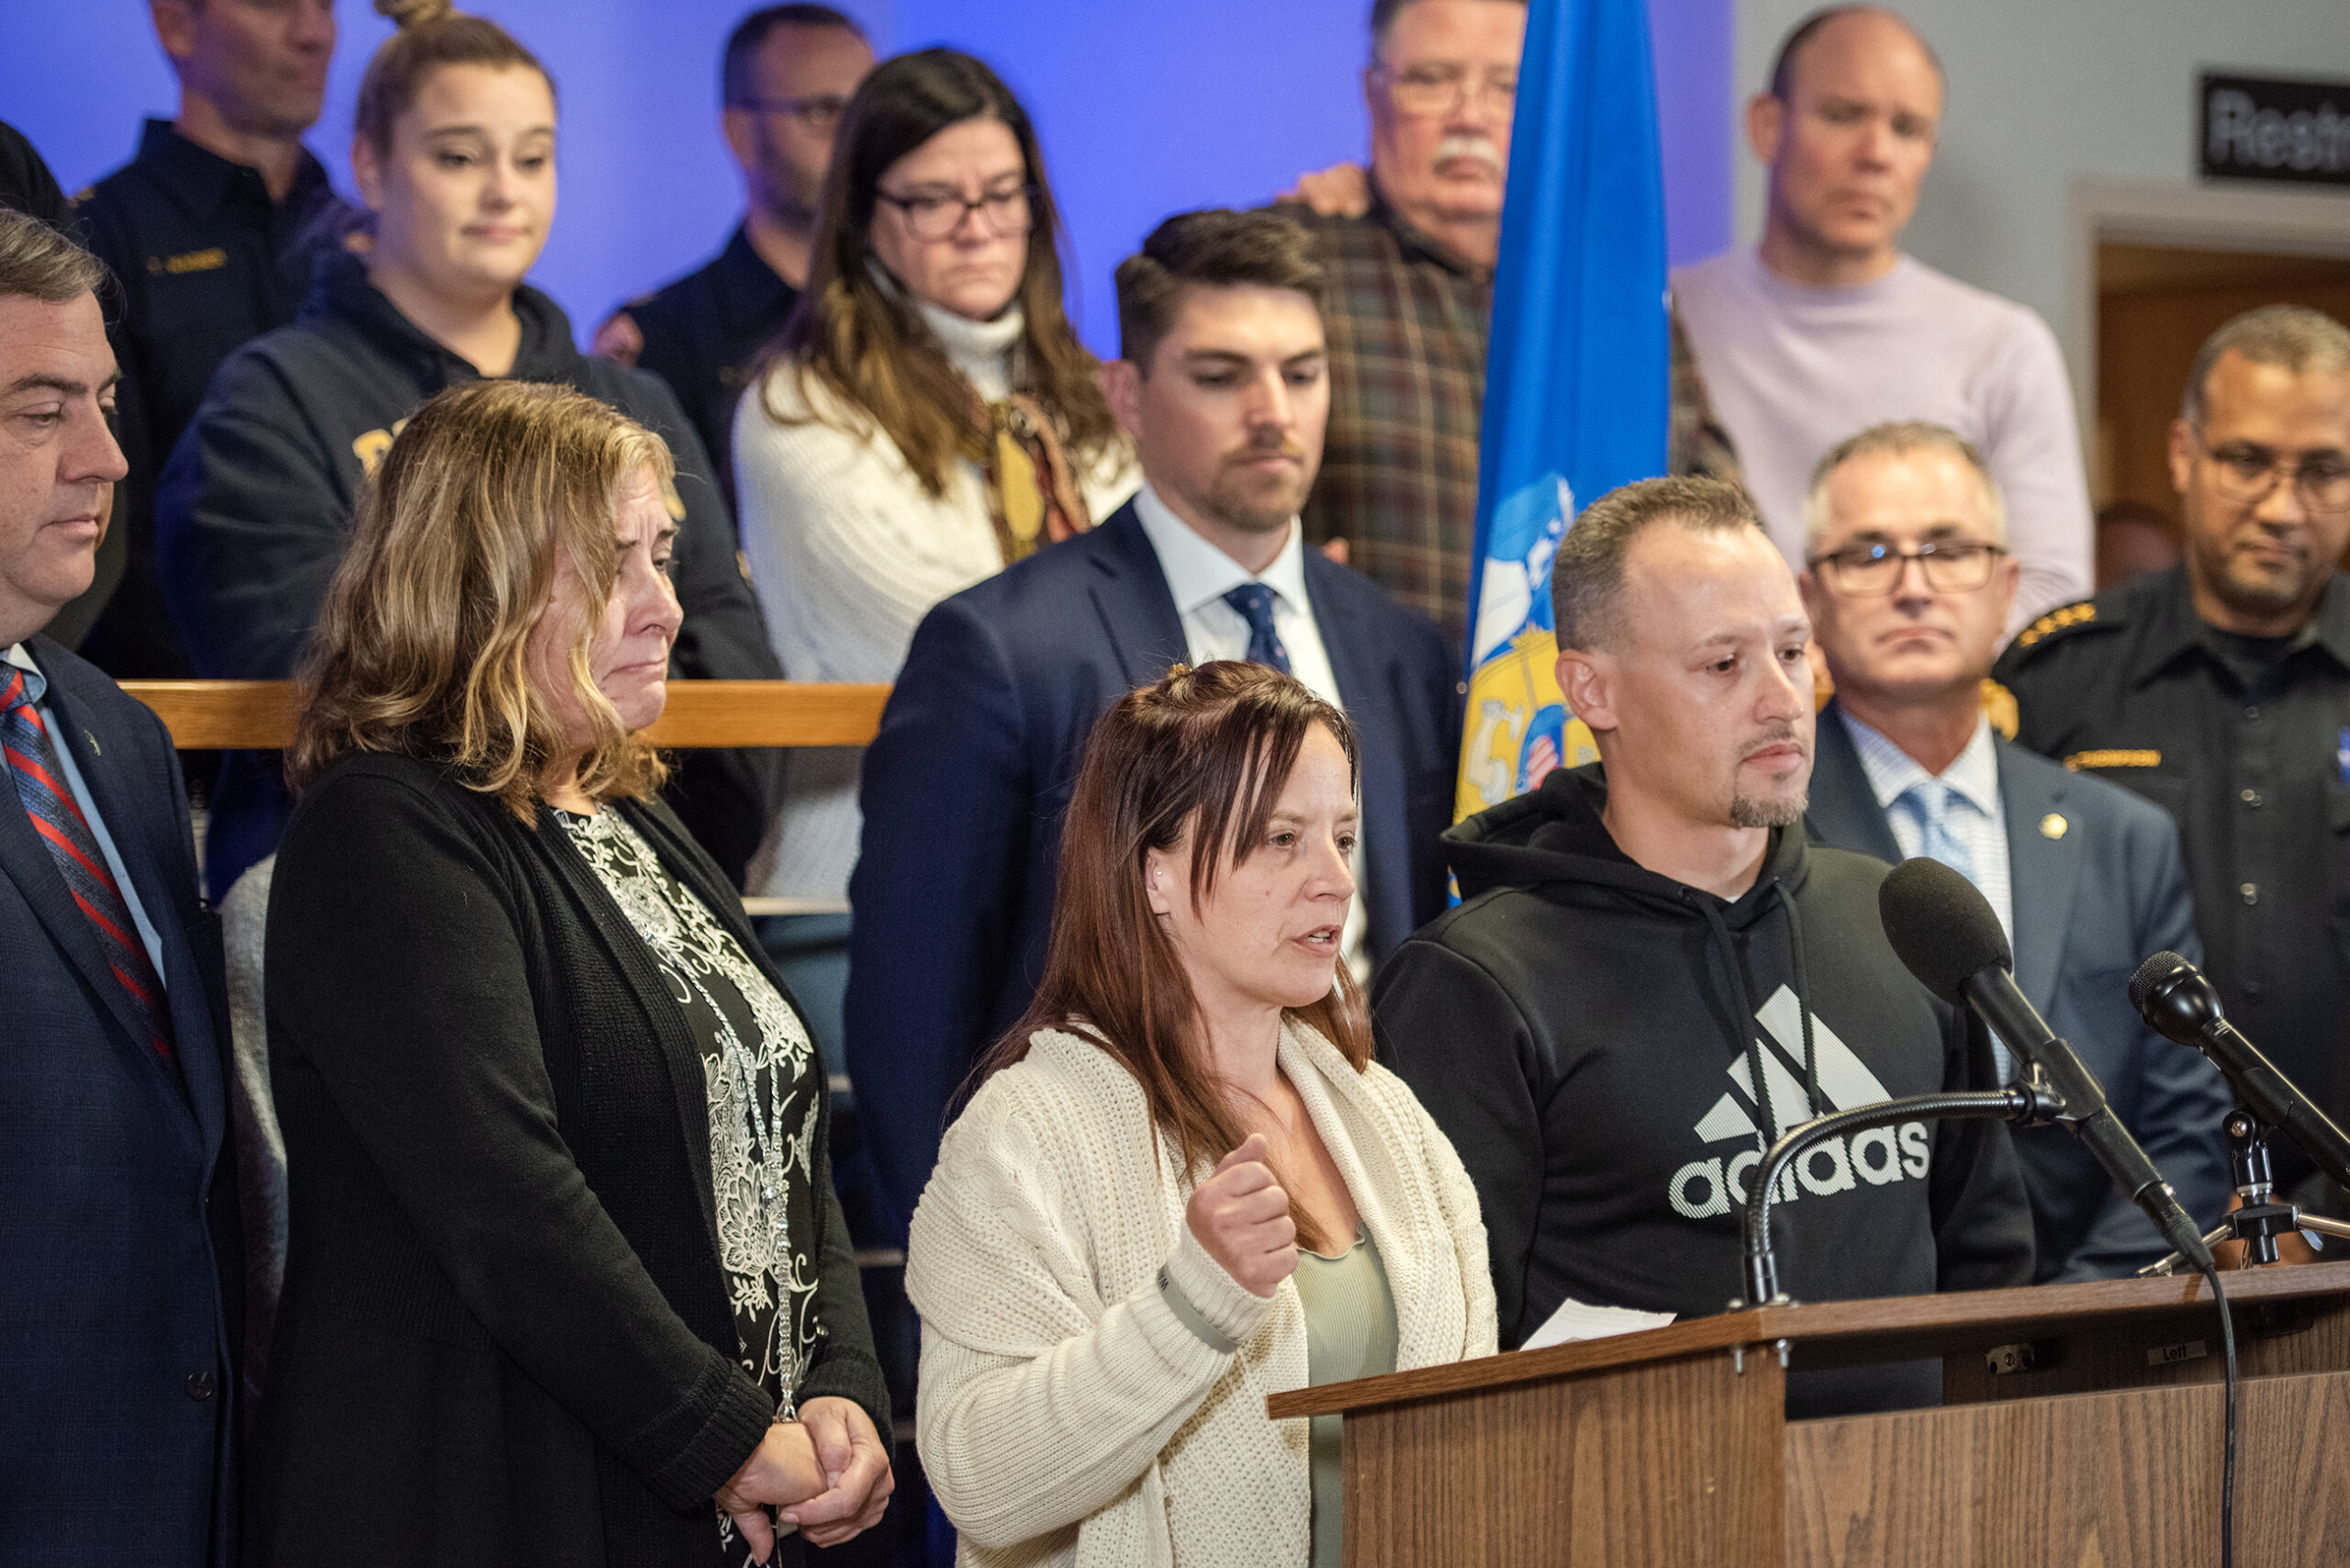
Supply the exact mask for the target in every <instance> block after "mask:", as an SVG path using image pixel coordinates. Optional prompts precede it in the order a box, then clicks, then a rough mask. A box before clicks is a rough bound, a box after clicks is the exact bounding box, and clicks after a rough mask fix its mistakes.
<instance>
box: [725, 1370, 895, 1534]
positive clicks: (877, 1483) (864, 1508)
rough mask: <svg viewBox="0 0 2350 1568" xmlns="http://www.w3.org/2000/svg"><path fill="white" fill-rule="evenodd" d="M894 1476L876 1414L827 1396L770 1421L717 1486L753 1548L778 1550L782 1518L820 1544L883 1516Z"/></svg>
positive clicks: (739, 1527)
mask: <svg viewBox="0 0 2350 1568" xmlns="http://www.w3.org/2000/svg"><path fill="white" fill-rule="evenodd" d="M896 1486H897V1478H896V1476H894V1475H892V1474H891V1473H890V1449H889V1445H888V1444H887V1443H884V1442H883V1441H882V1440H881V1435H880V1433H878V1432H877V1431H875V1430H874V1428H873V1418H872V1417H869V1416H867V1414H866V1413H865V1410H864V1407H863V1406H859V1405H858V1404H856V1402H855V1401H854V1400H848V1399H835V1398H831V1397H823V1398H817V1399H811V1400H809V1401H808V1402H807V1403H805V1404H803V1405H802V1406H800V1419H798V1420H797V1421H779V1422H778V1423H777V1424H776V1425H774V1426H772V1427H769V1428H767V1436H765V1437H764V1438H761V1439H759V1446H758V1447H757V1448H755V1449H754V1450H751V1457H750V1458H748V1459H746V1460H744V1462H743V1467H742V1468H741V1469H740V1470H737V1471H736V1472H735V1473H733V1476H732V1477H731V1478H729V1479H728V1481H727V1483H726V1484H725V1485H723V1486H721V1487H720V1488H719V1489H718V1506H720V1507H721V1508H722V1509H724V1510H725V1511H726V1512H727V1514H729V1515H730V1516H732V1518H733V1520H734V1528H735V1529H738V1530H740V1531H741V1532H742V1533H743V1543H744V1545H745V1546H748V1547H749V1548H750V1549H751V1555H752V1556H753V1557H754V1558H755V1560H757V1561H758V1562H767V1560H768V1559H769V1558H770V1557H772V1556H773V1555H774V1554H775V1526H774V1525H773V1524H772V1523H770V1522H769V1521H768V1519H767V1508H768V1507H769V1506H775V1507H777V1508H778V1509H779V1510H780V1512H779V1513H778V1516H777V1517H778V1518H780V1519H781V1520H782V1521H783V1522H784V1523H786V1524H792V1525H798V1526H799V1527H800V1534H801V1535H803V1536H805V1537H806V1538H807V1539H808V1540H809V1541H810V1542H811V1544H813V1545H816V1546H837V1545H839V1544H840V1543H841V1542H842V1541H845V1540H848V1539H849V1538H850V1537H851V1536H854V1535H856V1534H857V1533H859V1532H860V1531H863V1530H867V1529H872V1528H873V1527H874V1526H875V1525H877V1524H878V1523H880V1522H881V1515H882V1512H883V1511H884V1510H885V1509H886V1508H888V1506H890V1492H891V1491H892V1490H893V1489H894V1488H895V1487H896Z"/></svg>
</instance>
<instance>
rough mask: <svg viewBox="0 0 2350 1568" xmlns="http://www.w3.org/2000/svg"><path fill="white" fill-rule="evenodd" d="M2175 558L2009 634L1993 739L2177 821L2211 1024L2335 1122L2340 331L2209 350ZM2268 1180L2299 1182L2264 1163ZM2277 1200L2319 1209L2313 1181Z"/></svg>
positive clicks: (2347, 405) (2341, 652)
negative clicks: (2228, 1026) (2214, 1002)
mask: <svg viewBox="0 0 2350 1568" xmlns="http://www.w3.org/2000/svg"><path fill="white" fill-rule="evenodd" d="M2170 436H2171V439H2170V471H2171V481H2172V483H2173V484H2174V485H2175V486H2177V489H2178V495H2179V504H2180V510H2181V512H2182V514H2183V521H2184V522H2185V543H2186V558H2185V560H2184V561H2182V562H2181V564H2180V565H2178V566H2174V567H2172V568H2171V569H2170V570H2169V571H2166V572H2155V573H2151V574H2149V575H2147V576H2144V577H2133V578H2132V579H2131V580H2130V581H2128V582H2125V583H2121V584H2118V585H2116V586H2115V587H2113V588H2109V589H2107V590H2106V591H2105V592H2104V593H2101V594H2099V595H2098V596H2097V597H2096V598H2095V599H2084V600H2082V601H2081V602H2079V603H2077V604H2068V605H2066V606H2065V607H2064V608H2063V609H2061V610H2053V611H2051V612H2050V613H2049V614H2047V615H2044V616H2042V617H2041V618H2040V619H2039V620H2038V621H2036V622H2033V623H2032V624H2031V625H2030V626H2027V627H2026V628H2024V630H2023V632H2022V633H2020V635H2019V636H2018V637H2017V638H2016V640H2015V642H2014V644H2012V645H2011V646H2010V647H2009V649H2008V652H2007V654H2006V655H2005V656H2004V657H2002V658H2001V660H2000V661H1999V664H1998V666H1997V669H1996V670H1995V671H1994V672H1993V673H1994V675H1995V677H1996V678H1997V679H1998V680H1999V681H2001V682H2002V683H2003V684H2005V685H2006V686H2007V687H2008V688H2009V689H2011V690H2012V691H2013V692H2014V693H2015V698H2016V703H2017V708H2018V711H2019V716H2020V728H2019V729H2018V730H2017V732H2016V739H2017V741H2018V742H2019V743H2020V744H2021V745H2027V746H2030V747H2031V749H2033V750H2034V751H2038V752H2042V753H2045V754H2046V755H2047V756H2052V757H2054V758H2056V759H2057V760H2058V761H2060V762H2062V763H2064V765H2065V767H2069V768H2073V769H2075V770H2076V771H2078V772H2083V773H2093V774H2097V775H2099V776H2101V777H2103V778H2110V779H2111V780H2113V781H2114V782H2115V783H2116V784H2119V785H2121V786H2122V787H2123V788H2124V789H2127V790H2136V791H2137V792H2138V793H2139V794H2141V795H2143V796H2144V797H2145V798H2146V799H2148V800H2150V801H2154V804H2156V805H2158V806H2161V807H2162V808H2164V809H2165V811H2167V812H2170V814H2171V816H2172V817H2173V818H2174V819H2176V821H2177V823H2178V835H2179V843H2180V846H2181V848H2183V849H2184V850H2185V852H2186V856H2187V875H2188V883H2189V885H2190V886H2191V887H2192V888H2193V889H2194V893H2195V926H2196V930H2197V932H2198V933H2199V935H2201V936H2202V938H2203V951H2204V953H2205V954H2206V955H2207V962H2208V963H2209V965H2210V973H2211V980H2212V982H2213V983H2214V984H2216V985H2217V986H2218V987H2219V988H2220V997H2221V1002H2222V1003H2223V1005H2224V1006H2225V1007H2226V1009H2227V1014H2228V1017H2229V1018H2230V1019H2231V1020H2232V1021H2233V1023H2234V1024H2235V1025H2236V1026H2237V1027H2238V1028H2240V1029H2242V1030H2243V1031H2244V1033H2245V1034H2246V1035H2248V1036H2251V1037H2252V1039H2253V1040H2254V1041H2255V1042H2256V1043H2257V1044H2258V1045H2259V1046H2260V1047H2261V1048H2262V1049H2263V1050H2264V1051H2266V1053H2267V1054H2268V1056H2269V1058H2271V1059H2272V1060H2274V1061H2275V1062H2276V1064H2277V1067H2278V1068H2280V1069H2282V1070H2284V1071H2285V1072H2286V1073H2287V1074H2288V1076H2289V1077H2291V1078H2292V1079H2293V1081H2295V1082H2296V1083H2298V1084H2300V1086H2301V1088H2302V1089H2303V1090H2304V1091H2306V1092H2308V1093H2309V1094H2310V1095H2311V1097H2312V1098H2313V1099H2316V1100H2317V1101H2318V1102H2319V1103H2322V1105H2324V1106H2325V1108H2326V1109H2327V1111H2329V1112H2330V1113H2331V1114H2333V1115H2334V1116H2335V1117H2336V1118H2343V1117H2344V1116H2345V1114H2350V1009H2345V1008H2344V1002H2345V1000H2350V987H2345V983H2344V982H2345V979H2346V978H2350V583H2345V581H2344V577H2343V574H2342V572H2341V570H2340V569H2339V567H2338V566H2337V563H2338V562H2340V561H2341V559H2342V557H2343V551H2344V548H2345V547H2350V330H2344V327H2343V326H2342V324H2341V323H2340V322H2338V321H2336V320H2334V319H2333V318H2331V317H2329V316H2325V315H2322V314H2320V313H2319V312H2318V311H2315V310H2311V309H2306V308H2302V307H2300V306H2292V305H2272V306H2267V307H2265V308H2261V309H2258V310H2254V311H2251V312H2249V313H2247V314H2245V315H2243V316H2239V317H2237V318H2236V319H2234V320H2233V321H2230V322H2229V323H2227V324H2226V325H2225V326H2223V327H2221V329H2220V330H2218V331H2217V332H2214V333H2213V334H2212V335H2211V337H2210V339H2209V341H2207V342H2205V343H2204V345H2203V349H2202V352H2201V353H2199V355H2198V356H2197V358H2196V361H2195V365H2194V368H2193V369H2192V370H2191V371H2190V372H2189V373H2188V381H2187V392H2186V397H2185V398H2184V400H2183V402H2182V404H2181V407H2180V409H2179V416H2178V418H2177V420H2175V421H2173V423H2172V425H2171V432H2170ZM2274 1154H2275V1158H2276V1160H2277V1176H2278V1179H2279V1181H2280V1182H2288V1183H2290V1182H2299V1181H2300V1180H2301V1179H2302V1178H2303V1177H2306V1176H2311V1166H2310V1163H2309V1161H2308V1160H2307V1159H2306V1158H2304V1157H2303V1156H2302V1154H2301V1153H2300V1150H2299V1149H2297V1148H2293V1147H2292V1146H2291V1145H2290V1144H2287V1143H2283V1142H2281V1141H2280V1142H2279V1143H2278V1144H2277V1147H2276V1148H2275V1150H2274ZM2313 1181H2314V1182H2315V1184H2316V1185H2315V1190H2314V1191H2305V1192H2303V1193H2300V1201H2302V1202H2304V1203H2311V1204H2317V1205H2319V1206H2321V1207H2322V1208H2324V1209H2326V1210H2327V1211H2328V1212H2333V1211H2335V1210H2336V1209H2338V1208H2339V1206H2340V1205H2341V1204H2343V1202H2344V1198H2343V1195H2342V1194H2341V1193H2340V1191H2339V1189H2335V1188H2333V1184H2332V1183H2331V1182H2325V1181H2324V1180H2323V1178H2322V1177H2319V1178H2313Z"/></svg>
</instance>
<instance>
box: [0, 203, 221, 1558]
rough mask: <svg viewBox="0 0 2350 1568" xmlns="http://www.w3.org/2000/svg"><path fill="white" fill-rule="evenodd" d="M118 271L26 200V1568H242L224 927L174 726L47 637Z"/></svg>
mask: <svg viewBox="0 0 2350 1568" xmlns="http://www.w3.org/2000/svg"><path fill="white" fill-rule="evenodd" d="M102 276H103V272H102V270H101V269H100V267H99V266H98V264H97V263H96V262H95V261H93V260H92V259H91V258H90V256H89V255H88V254H87V253H86V252H83V251H82V250H80V249H79V248H77V247H76V246H74V245H73V243H72V242H71V241H68V240H65V239H63V238H62V237H60V236H59V235H58V234H57V233H56V232H55V231H54V230H50V229H47V228H45V227H43V226H42V225H40V224H39V223H36V222H34V221H33V220H32V219H30V218H21V217H19V216H17V214H15V213H11V212H0V763H5V767H0V772H5V774H6V784H5V785H0V1391H5V1395H0V1564H6V1565H7V1568H18V1565H31V1564H51V1563H54V1564H61V1565H62V1564H69V1563H70V1564H76V1565H78V1564H82V1563H86V1562H91V1561H93V1560H94V1559H96V1558H108V1559H115V1560H118V1561H122V1562H151V1563H157V1564H165V1563H169V1564H174V1565H176V1564H206V1563H209V1564H225V1563H227V1562H229V1560H230V1554H231V1551H232V1546H233V1540H232V1537H233V1531H234V1524H235V1519H234V1513H233V1510H232V1508H231V1506H230V1501H231V1499H232V1497H233V1496H234V1480H235V1478H234V1474H233V1469H232V1465H231V1463H230V1454H231V1451H232V1439H233V1436H234V1433H235V1429H236V1423H237V1415H238V1413H237V1411H236V1409H235V1408H234V1406H235V1401H234V1398H233V1394H234V1391H235V1383H236V1380H235V1376H234V1361H233V1359H232V1357H231V1354H230V1347H231V1346H232V1345H233V1344H234V1343H235V1342H236V1331H237V1316H238V1311H239V1295H240V1290H239V1270H240V1266H241V1264H240V1257H241V1252H240V1246H239V1238H238V1226H237V1202H236V1192H235V1186H234V1179H233V1171H232V1167H233V1165H234V1161H233V1159H230V1158H229V1155H228V1153H227V1151H226V1150H225V1148H224V1128H225V1126H226V1123H227V1113H228V1098H227V1092H226V1088H225V1084H224V1079H223V1070H222V1056H223V1051H222V1048H221V1047H222V1042H225V1041H226V1040H227V1038H228V1025H227V1022H226V1014H225V1012H224V1011H223V1010H222V1007H221V1004H220V1002H221V998H222V997H223V995H224V994H225V992H224V988H223V986H222V985H221V983H220V946H219V935H218V929H217V927H216V926H215V925H214V924H212V919H211V916H210V915H209V914H208V913H207V912H206V911H205V909H204V907H203V905H202V904H201V903H200V902H198V900H197V897H196V852H195V847H194V845H193V843H192V841H191V839H190V837H189V833H188V808H187V799H186V796H185V794H184V793H183V791H182V789H181V785H180V770H179V764H178V761H177V759H176V758H175V757H174V756H173V754H172V743H171V737H170V736H169V735H168V734H165V732H164V730H163V726H162V723H161V722H159V721H158V720H157V719H156V718H155V716H154V715H153V714H152V713H151V712H149V711H147V710H146V709H144V708H142V707H140V705H139V704H138V703H136V702H134V701H132V700H130V699H129V698H128V697H125V696H124V695H123V694H122V692H121V690H120V689H118V688H117V687H116V686H115V684H114V683H113V682H112V681H111V680H109V679H107V678H106V677H105V676H104V675H102V674H101V673H99V672H98V671H97V670H96V669H95V668H94V667H93V666H90V665H88V664H85V663H84V662H83V661H82V660H81V659H79V658H77V657H75V656H74V655H72V654H70V653H68V652H66V650H65V649H64V648H63V647H62V646H60V645H59V644H56V643H54V642H52V641H50V639H48V638H46V637H43V636H40V635H39V632H40V630H41V628H42V627H43V626H45V625H47V624H48V623H49V622H50V618H51V617H53V616H54V615H56V613H57V612H58V610H60V609H61V608H62V606H63V605H64V604H65V603H66V602H67V601H68V600H69V599H73V597H74V596H75V595H77V594H79V593H80V592H82V591H83V590H84V588H88V587H89V586H90V578H91V573H92V570H93V567H94V565H95V558H96V552H97V544H98V539H99V536H100V535H101V534H102V533H103V532H105V528H106V517H107V512H108V508H109V503H110V501H111V498H112V495H111V492H112V489H113V487H114V484H115V482H116V481H117V480H119V479H120V478H121V477H122V476H123V474H124V471H125V464H124V462H123V456H122V452H121V449H120V448H119V447H118V446H117V445H116V444H115V439H114V436H113V434H112V433H111V431H110V430H109V428H108V424H109V418H110V415H111V412H112V408H113V403H114V384H115V380H116V372H115V361H114V354H113V352H112V351H111V350H110V349H109V348H108V347H107V346H106V325H105V322H104V320H103V319H101V317H100V315H99V310H98V302H97V297H96V294H95V289H96V286H97V285H98V283H99V281H100V279H101V277H102Z"/></svg>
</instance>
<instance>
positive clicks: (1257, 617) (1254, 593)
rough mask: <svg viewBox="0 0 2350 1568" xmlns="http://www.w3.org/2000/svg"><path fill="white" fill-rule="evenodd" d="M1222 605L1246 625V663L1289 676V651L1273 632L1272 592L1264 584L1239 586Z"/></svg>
mask: <svg viewBox="0 0 2350 1568" xmlns="http://www.w3.org/2000/svg"><path fill="white" fill-rule="evenodd" d="M1224 602H1225V603H1226V604H1228V605H1230V606H1232V608H1233V609H1234V610H1238V611H1239V612H1240V619H1242V620H1243V621H1246V622H1248V655H1247V657H1248V662H1249V663H1251V664H1259V665H1270V666H1273V667H1274V668H1275V669H1277V670H1279V671H1281V673H1282V674H1283V675H1287V674H1289V673H1290V668H1289V650H1288V649H1287V648H1284V647H1282V646H1281V633H1278V632H1276V631H1274V630H1273V590H1272V589H1271V588H1268V587H1267V586H1266V585H1265V584H1263V583H1242V584H1241V585H1240V586H1239V587H1238V588H1234V589H1233V590H1232V591H1231V592H1230V593H1227V594H1225V596H1224Z"/></svg>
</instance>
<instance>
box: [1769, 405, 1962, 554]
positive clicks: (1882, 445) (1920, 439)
mask: <svg viewBox="0 0 2350 1568" xmlns="http://www.w3.org/2000/svg"><path fill="white" fill-rule="evenodd" d="M1919 452H1939V453H1942V454H1944V455H1946V456H1950V457H1954V458H1956V459H1957V460H1958V461H1959V462H1961V463H1964V465H1966V466H1967V468H1968V469H1969V470H1971V471H1972V472H1973V474H1974V475H1975V479H1976V480H1977V481H1978V482H1979V483H1980V484H1981V485H1982V487H1983V514H1984V516H1985V517H1986V518H1988V519H1989V520H1990V523H1991V536H1992V542H1993V543H1997V544H2002V545H2004V544H2005V543H2007V542H2008V501H2007V498H2006V497H2005V496H2004V495H2002V494H2000V492H1999V481H1998V480H1997V477H1995V476H1993V475H1992V473H1991V465H1990V464H1989V463H1988V462H1987V461H1986V459H1985V458H1984V456H1983V453H1982V451H1981V449H1980V448H1978V447H1977V446H1976V445H1975V443H1974V442H1971V441H1969V440H1967V439H1966V438H1965V437H1964V436H1963V435H1961V434H1959V433H1958V432H1957V431H1954V430H1953V429H1951V428H1950V427H1949V426H1948V425H1938V424H1933V423H1931V422H1930V421H1928V420H1899V421H1897V422H1894V423H1890V424H1882V425H1871V426H1870V427H1869V428H1868V429H1866V430H1864V431H1861V432H1860V433H1859V434H1858V435H1851V436H1847V437H1845V438H1844V439H1843V440H1842V441H1840V442H1837V443H1836V445H1835V447H1834V448H1833V449H1832V450H1830V452H1829V454H1828V455H1827V456H1825V457H1823V458H1821V459H1820V460H1819V465H1818V467H1816V468H1814V469H1813V470H1812V471H1811V487H1810V488H1808V489H1807V490H1806V491H1805V492H1804V497H1803V556H1804V559H1805V560H1807V561H1812V560H1817V559H1818V555H1819V547H1820V545H1821V544H1822V543H1826V541H1827V538H1828V525H1829V524H1830V522H1831V521H1834V520H1833V519H1831V518H1830V516H1829V514H1828V481H1829V480H1830V479H1832V478H1834V477H1835V476H1836V471H1837V470H1838V469H1840V468H1841V467H1843V466H1844V465H1846V464H1847V463H1852V462H1857V461H1858V460H1860V459H1861V458H1863V457H1908V456H1909V455H1911V454H1914V453H1919Z"/></svg>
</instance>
